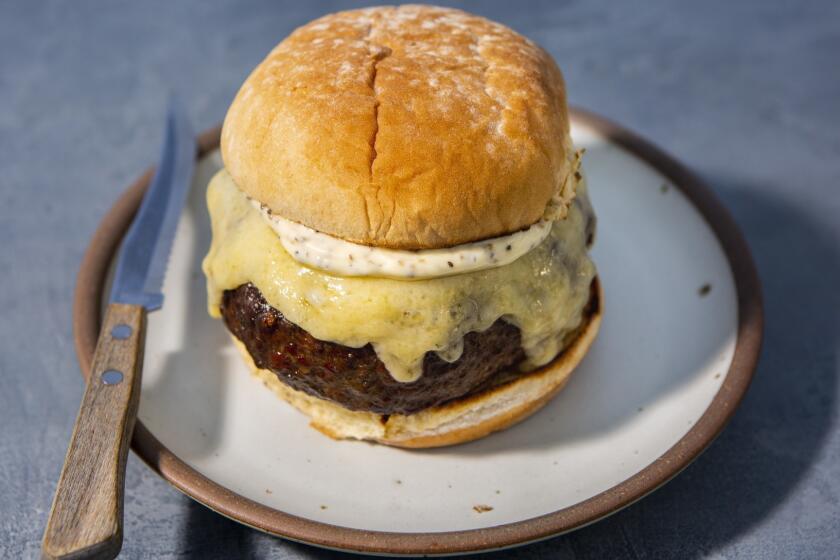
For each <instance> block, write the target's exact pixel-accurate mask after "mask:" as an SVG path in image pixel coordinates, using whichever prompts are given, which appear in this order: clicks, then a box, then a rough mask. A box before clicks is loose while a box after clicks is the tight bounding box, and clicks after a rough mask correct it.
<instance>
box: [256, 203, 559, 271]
mask: <svg viewBox="0 0 840 560" xmlns="http://www.w3.org/2000/svg"><path fill="white" fill-rule="evenodd" d="M251 204H253V205H254V207H256V208H257V209H259V210H260V213H261V214H262V216H263V218H264V219H265V220H266V222H267V223H268V225H269V226H271V229H272V230H274V232H275V233H276V234H277V236H278V237H279V238H280V242H281V243H282V245H283V248H284V249H286V251H287V252H288V253H289V255H291V256H292V258H293V259H295V260H296V261H298V262H300V263H302V264H305V265H308V266H311V267H314V268H318V269H321V270H325V271H327V272H332V273H334V274H338V275H340V276H373V277H380V278H400V279H412V278H413V279H421V278H439V277H442V276H452V275H454V274H463V273H464V272H474V271H477V270H484V269H488V268H495V267H497V266H504V265H506V264H510V263H512V262H513V261H515V260H516V259H518V258H519V257H521V256H522V255H524V254H526V253H528V252H529V251H531V250H532V249H533V248H534V247H536V246H537V245H539V244H540V243H542V242H543V240H544V239H545V238H546V237H548V234H549V232H550V231H551V225H552V223H553V220H549V219H543V220H540V221H539V222H537V223H535V224H533V225H532V226H531V227H529V228H528V229H524V230H521V231H517V232H515V233H511V234H509V235H503V236H501V237H494V238H492V239H484V240H482V241H477V242H474V243H464V244H462V245H456V246H454V247H447V248H444V249H422V250H419V251H409V250H400V249H385V248H382V247H370V246H367V245H360V244H358V243H353V242H350V241H345V240H344V239H339V238H337V237H333V236H332V235H329V234H326V233H321V232H319V231H316V230H314V229H311V228H309V227H307V226H305V225H303V224H299V223H297V222H293V221H291V220H287V219H285V218H282V217H280V216H277V215H276V214H272V213H271V211H270V210H268V208H267V207H265V206H264V205H261V204H260V203H258V202H257V201H255V200H251Z"/></svg>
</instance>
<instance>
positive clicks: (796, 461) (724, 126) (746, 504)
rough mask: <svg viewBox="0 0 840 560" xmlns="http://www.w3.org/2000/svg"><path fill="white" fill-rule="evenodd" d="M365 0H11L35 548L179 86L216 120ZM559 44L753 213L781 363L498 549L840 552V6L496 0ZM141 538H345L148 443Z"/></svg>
mask: <svg viewBox="0 0 840 560" xmlns="http://www.w3.org/2000/svg"><path fill="white" fill-rule="evenodd" d="M346 6H347V5H346V4H343V3H339V2H323V1H315V0H312V1H308V2H305V3H300V4H282V3H277V2H261V1H248V2H240V3H237V4H236V5H234V3H233V2H225V3H218V2H212V3H210V2H177V3H176V2H166V1H158V2H134V3H128V2H126V3H104V2H14V3H13V2H2V3H0V239H2V242H0V274H2V289H0V557H3V558H17V557H21V556H23V557H30V558H34V557H36V556H37V554H38V548H39V541H40V537H41V530H42V527H43V524H44V521H45V516H46V512H47V510H48V508H49V505H50V500H51V494H52V491H53V488H54V485H55V481H56V479H57V477H58V473H59V469H60V467H61V462H62V459H63V456H64V452H65V448H66V444H67V441H68V438H69V436H70V432H71V426H72V422H73V419H74V417H75V414H76V410H77V406H78V403H79V400H80V397H81V392H82V384H81V382H80V377H79V373H78V365H77V363H76V358H75V355H74V351H73V335H72V331H71V322H70V314H71V295H72V292H73V286H74V280H75V274H76V271H77V268H78V265H79V260H80V258H81V255H82V252H83V251H84V248H85V245H86V243H87V241H88V239H89V238H90V236H91V234H92V233H93V230H94V228H95V226H96V224H97V222H98V220H99V219H100V218H101V217H102V216H103V214H104V213H105V212H106V211H107V209H108V208H109V206H110V205H111V204H112V203H113V202H114V200H115V199H116V198H117V196H118V195H119V193H120V190H121V189H122V188H123V187H124V186H125V185H127V184H128V183H129V182H130V181H131V180H133V179H134V178H135V177H136V176H137V175H138V173H139V172H140V171H141V170H142V169H144V168H145V167H146V166H147V165H149V164H150V163H152V162H153V160H154V158H155V156H156V153H157V150H158V145H159V142H160V140H161V133H162V116H163V111H164V106H165V100H166V95H167V91H169V90H176V91H178V92H179V93H180V94H182V96H183V97H185V98H186V99H187V100H189V109H190V113H191V116H192V117H193V119H194V121H195V123H196V124H197V126H198V127H200V128H202V129H203V128H206V127H209V126H211V125H214V124H215V123H217V122H218V121H219V120H220V119H221V118H222V117H223V115H224V113H225V109H226V107H227V105H228V103H229V102H230V100H231V97H232V96H233V94H234V93H235V91H236V89H237V87H238V85H239V84H240V83H241V81H242V80H243V79H244V78H245V76H246V74H247V73H248V72H249V71H250V69H251V68H252V67H254V66H255V65H256V64H257V63H258V62H259V61H260V60H261V58H262V57H263V56H264V55H265V54H266V53H267V51H268V50H269V49H270V48H271V47H272V46H274V44H275V43H277V42H278V41H279V40H280V39H282V38H283V36H285V35H286V34H287V33H288V32H289V31H290V30H291V29H293V28H294V27H295V26H297V25H299V24H302V23H304V22H306V21H307V20H309V19H311V18H313V17H315V16H318V15H321V14H323V13H326V12H330V11H334V10H336V9H339V8H341V7H346ZM464 7H466V8H467V9H469V10H470V11H474V12H478V13H480V14H482V15H485V16H488V17H490V18H493V19H496V20H499V21H501V22H504V23H506V24H508V25H510V26H512V27H513V28H514V29H517V30H518V31H520V32H523V33H525V34H527V35H528V36H530V37H531V38H533V39H535V40H536V41H538V42H539V43H541V44H542V45H543V46H545V47H546V48H547V49H548V50H549V51H550V52H551V53H552V54H553V55H554V56H555V57H556V58H557V60H558V61H559V64H560V66H561V67H562V69H563V71H564V73H565V75H566V78H567V82H568V89H569V96H570V100H571V101H572V102H573V103H576V104H579V105H582V106H584V107H587V108H590V109H593V110H595V111H597V112H600V113H602V114H604V115H606V116H608V117H611V118H613V119H615V120H617V121H619V122H620V123H623V124H625V125H627V126H629V127H631V128H633V129H635V130H636V131H638V132H640V133H641V134H643V135H645V136H647V137H648V138H650V139H652V140H653V141H654V142H656V143H658V144H659V145H661V146H663V147H665V148H666V149H667V150H668V151H670V152H671V153H672V154H674V155H676V156H677V157H678V158H679V159H681V160H683V161H684V162H685V163H686V164H688V165H689V166H690V167H692V168H693V169H695V170H696V171H697V172H698V173H700V174H701V175H702V176H703V177H704V178H705V179H707V180H708V182H709V183H710V184H711V185H712V187H713V188H714V190H715V191H716V192H717V193H718V194H719V195H720V197H721V198H722V199H723V201H724V202H725V204H726V205H727V206H728V207H729V208H730V209H731V210H732V212H733V213H734V215H735V217H736V219H737V221H738V222H739V223H740V224H741V226H742V227H743V229H744V232H745V234H746V237H747V239H748V241H749V243H750V245H751V247H752V249H753V251H754V254H755V258H756V261H757V264H758V268H759V271H760V274H761V277H762V280H763V282H764V290H765V300H766V311H767V329H766V338H765V347H764V351H763V356H762V361H761V365H760V367H759V370H758V373H757V376H756V378H755V381H754V384H753V386H752V388H751V389H750V392H749V394H748V395H747V397H746V399H745V401H744V402H743V405H742V407H741V409H740V410H739V411H738V413H737V414H736V415H735V417H734V420H733V421H732V423H731V424H730V425H729V427H728V428H727V429H726V431H725V432H724V434H723V435H722V436H721V437H720V439H719V440H718V441H717V442H716V443H715V444H714V445H713V446H712V447H711V448H710V449H709V450H708V451H707V452H706V453H705V454H704V455H703V456H702V457H700V459H699V460H697V462H696V463H694V464H693V465H692V466H691V467H689V468H688V469H687V470H686V471H685V472H684V473H683V474H682V475H680V476H679V477H678V478H677V479H675V480H674V481H673V482H671V483H670V484H668V485H667V486H666V487H664V488H663V489H661V490H659V491H658V492H656V493H655V494H653V495H652V496H650V497H648V498H646V499H644V500H643V501H642V502H640V503H638V504H636V505H634V506H632V507H630V508H628V509H626V510H625V511H623V512H621V513H619V514H617V515H615V516H613V517H611V518H609V519H607V520H605V521H602V522H600V523H598V524H596V525H594V526H590V527H588V528H585V529H582V530H580V531H578V532H576V533H573V534H570V535H567V536H563V537H560V538H557V539H554V540H550V541H547V542H544V543H540V544H536V545H533V546H529V547H526V548H521V549H518V550H515V551H508V552H504V553H498V554H496V555H491V556H488V558H491V557H492V558H502V557H511V556H513V557H518V558H528V559H531V558H534V559H536V558H549V557H550V558H660V557H675V558H691V557H700V556H702V557H707V556H710V557H725V558H793V557H801V558H832V557H835V558H836V557H837V555H838V550H840V505H838V504H840V434H838V429H837V412H838V384H837V375H838V370H840V366H838V348H840V333H838V329H840V324H839V322H838V315H840V295H838V294H840V186H838V185H840V3H838V2H834V1H832V0H827V1H823V2H790V3H779V2H764V1H760V0H753V1H744V2H739V3H736V2H730V1H726V0H722V1H714V2H680V3H676V2H671V1H667V0H663V1H660V2H647V3H644V4H640V3H636V2H632V3H631V2H627V3H623V2H622V3H619V2H615V3H608V2H569V1H567V2H549V1H546V2H533V3H530V2H522V1H520V2H482V3H473V4H466V5H464ZM127 487H128V491H127V497H126V511H125V513H126V529H125V546H124V557H130V558H153V557H154V558H158V557H161V558H178V557H190V558H211V559H212V558H219V559H221V558H235V557H265V558H338V557H341V556H342V555H340V554H337V553H331V552H323V551H319V550H316V549H313V548H310V547H307V546H305V545H300V544H293V543H288V542H285V541H282V540H279V539H275V538H271V537H268V536H266V535H263V534H260V533H257V532H255V531H252V530H250V529H247V528H245V527H242V526H239V525H237V524H236V523H234V522H232V521H228V520H226V519H224V518H222V517H220V516H217V515H216V514H214V513H212V512H210V511H209V510H207V509H205V508H204V507H203V506H200V505H198V504H196V503H193V502H192V501H191V500H189V499H188V498H186V497H184V496H182V495H181V494H179V493H178V492H177V491H175V490H173V489H172V488H170V487H169V486H168V485H167V484H166V483H165V482H163V481H162V480H161V479H159V478H158V477H157V476H156V475H155V474H153V473H152V472H151V471H150V470H149V469H147V468H146V467H145V466H143V465H142V464H141V462H140V461H139V460H138V459H137V458H136V457H133V456H132V457H131V458H130V459H129V468H128V475H127Z"/></svg>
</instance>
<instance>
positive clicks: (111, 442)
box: [41, 98, 196, 559]
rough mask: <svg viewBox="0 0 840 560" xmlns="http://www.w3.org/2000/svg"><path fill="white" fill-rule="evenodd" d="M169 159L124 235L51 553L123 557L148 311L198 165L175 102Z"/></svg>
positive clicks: (64, 473)
mask: <svg viewBox="0 0 840 560" xmlns="http://www.w3.org/2000/svg"><path fill="white" fill-rule="evenodd" d="M165 130H166V131H165V137H164V142H163V151H162V154H161V158H160V164H159V165H158V167H157V170H156V171H155V174H154V178H153V179H152V182H151V184H150V186H149V188H148V190H147V191H146V194H145V195H144V197H143V201H142V202H141V204H140V208H139V210H138V211H137V215H136V216H135V218H134V221H133V222H132V224H131V227H130V228H129V230H128V233H127V234H126V236H125V239H124V240H123V243H122V248H121V249H120V254H119V258H118V260H117V266H116V274H115V276H114V282H113V284H112V289H111V294H110V299H109V301H108V307H107V309H106V311H105V319H104V321H103V323H102V329H101V330H100V333H99V340H98V341H97V343H96V351H95V352H94V355H93V362H92V365H91V370H90V375H89V376H88V382H87V387H86V388H85V393H84V397H83V398H82V404H81V407H80V408H79V414H78V417H77V418H76V425H75V427H74V428H73V436H72V439H71V440H70V447H69V448H68V450H67V455H66V457H65V458H64V467H63V468H62V469H61V477H60V478H59V480H58V486H57V488H56V492H55V497H54V499H53V503H52V508H51V509H50V516H49V520H48V521H47V527H46V530H45V531H44V540H43V543H42V545H41V553H42V557H43V558H50V559H52V558H73V559H78V558H114V557H115V556H116V555H117V554H118V553H119V551H120V548H121V547H122V527H123V521H122V518H123V491H124V481H125V464H126V459H127V457H128V447H129V443H130V441H131V434H132V432H133V430H134V422H135V419H136V417H137V407H138V404H139V401H140V379H141V370H142V367H143V345H144V341H145V330H146V313H148V312H150V311H154V310H156V309H160V307H161V306H162V305H163V277H164V274H165V273H166V263H167V260H168V258H169V252H170V249H171V247H172V241H173V239H174V237H175V230H176V227H177V225H178V219H179V217H180V215H181V211H182V210H183V207H184V203H185V201H186V197H187V191H188V189H189V185H190V182H191V180H192V174H193V169H194V167H195V158H196V143H195V136H194V134H193V131H192V128H191V127H190V124H189V121H188V119H187V116H186V114H185V111H184V109H183V107H182V106H181V105H180V104H179V103H178V102H177V101H176V100H174V98H173V99H172V100H171V101H170V103H169V108H168V110H167V116H166V129H165Z"/></svg>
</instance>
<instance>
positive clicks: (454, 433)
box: [231, 281, 603, 448]
mask: <svg viewBox="0 0 840 560" xmlns="http://www.w3.org/2000/svg"><path fill="white" fill-rule="evenodd" d="M592 297H593V298H596V299H597V301H595V302H594V305H593V306H592V308H593V309H594V311H593V312H592V313H591V314H590V315H589V316H588V317H585V318H584V321H585V324H584V325H583V328H582V329H581V330H580V334H579V335H578V337H577V339H575V340H574V342H572V343H571V345H570V346H569V347H568V348H567V349H566V350H565V351H564V352H563V353H562V354H560V355H559V356H558V357H557V358H555V359H554V361H552V362H550V363H548V364H546V365H545V366H543V367H541V368H539V369H537V370H535V371H533V372H530V373H528V374H526V375H523V376H522V377H519V378H517V379H514V380H513V381H510V382H508V383H505V384H503V385H500V386H498V387H494V388H492V389H489V390H487V391H484V392H481V393H478V394H476V395H472V396H469V397H466V398H463V399H459V400H456V401H453V402H450V403H447V404H444V405H442V406H437V407H434V408H429V409H426V410H422V411H420V412H418V413H415V414H409V415H404V414H392V415H390V416H388V417H387V419H385V417H383V416H382V415H380V414H376V413H373V412H359V411H353V410H348V409H346V408H344V407H342V406H339V405H337V404H335V403H333V402H331V401H327V400H324V399H320V398H318V397H313V396H311V395H308V394H306V393H304V392H302V391H297V390H295V389H292V388H291V387H289V386H288V385H286V384H285V383H283V382H282V381H280V380H279V379H278V378H277V375H275V374H274V373H272V372H271V371H269V370H266V369H260V368H258V367H257V366H256V364H254V360H253V359H252V358H251V355H250V354H249V353H248V350H247V349H246V348H245V346H244V345H243V344H242V343H241V342H240V341H239V340H238V339H237V338H236V337H234V336H231V338H233V342H234V344H235V345H236V347H237V348H238V349H239V351H240V352H241V354H242V357H243V358H244V360H245V362H246V363H247V365H248V367H250V368H251V371H252V372H253V373H254V374H255V375H256V376H257V377H259V378H260V379H261V380H262V382H263V383H264V384H265V386H266V387H268V388H269V389H271V390H272V391H274V392H275V393H276V394H277V395H278V396H279V397H280V398H282V399H283V400H285V401H287V402H289V403H290V404H292V405H293V406H294V407H295V408H297V409H298V410H300V411H301V412H303V413H304V414H306V415H307V416H309V417H310V419H311V425H312V427H313V428H315V429H317V430H318V431H320V432H322V433H324V434H326V435H328V436H330V437H331V438H333V439H361V440H369V441H376V442H379V443H384V444H387V445H393V446H397V447H413V448H422V447H443V446H446V445H455V444H458V443H465V442H468V441H472V440H475V439H478V438H482V437H484V436H486V435H489V434H491V433H493V432H496V431H499V430H503V429H505V428H507V427H510V426H512V425H514V424H516V423H517V422H519V421H521V420H524V419H525V418H527V417H528V416H530V415H531V414H533V413H534V412H536V411H538V410H539V409H540V408H542V407H543V406H544V405H545V404H546V403H547V402H548V401H549V400H550V399H551V397H553V396H554V395H556V394H557V393H558V392H559V391H560V389H562V388H563V386H564V385H565V384H566V381H567V380H568V379H569V376H570V375H571V373H572V371H573V370H574V369H575V367H577V365H578V363H580V361H581V360H582V359H583V356H584V355H585V354H586V352H587V350H589V347H590V346H591V345H592V342H593V341H594V340H595V336H596V335H597V334H598V329H599V327H600V325H601V309H602V305H603V293H602V291H601V287H600V284H599V283H597V281H596V290H595V291H594V293H593V296H592ZM383 420H384V421H383Z"/></svg>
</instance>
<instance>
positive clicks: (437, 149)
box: [221, 6, 575, 249]
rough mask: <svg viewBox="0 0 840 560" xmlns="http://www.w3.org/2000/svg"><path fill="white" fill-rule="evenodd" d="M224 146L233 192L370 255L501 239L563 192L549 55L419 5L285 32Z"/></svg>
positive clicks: (566, 179)
mask: <svg viewBox="0 0 840 560" xmlns="http://www.w3.org/2000/svg"><path fill="white" fill-rule="evenodd" d="M221 147H222V156H223V159H224V162H225V166H226V167H227V169H228V171H229V172H230V174H231V176H232V177H233V179H234V181H236V183H237V185H238V186H239V188H241V189H242V190H243V191H244V192H245V193H246V194H247V195H248V196H250V197H252V198H254V199H256V200H258V201H260V202H261V203H263V204H265V205H266V206H268V208H269V209H270V210H271V211H272V212H274V213H276V214H278V215H280V216H282V217H284V218H287V219H290V220H293V221H296V222H299V223H302V224H304V225H306V226H308V227H310V228H312V229H315V230H318V231H321V232H324V233H328V234H331V235H333V236H336V237H339V238H342V239H346V240H348V241H352V242H355V243H361V244H365V245H371V246H377V247H389V248H396V249H428V248H439V247H448V246H452V245H458V244H461V243H466V242H470V241H477V240H480V239H485V238H489V237H496V236H499V235H504V234H507V233H510V232H514V231H517V230H520V229H523V228H527V227H528V226H530V225H531V224H533V223H535V222H537V221H539V220H540V219H541V218H542V217H543V216H544V214H545V213H546V211H547V207H549V206H550V207H551V208H552V212H553V213H554V215H555V216H556V215H557V210H559V215H560V216H561V217H562V216H564V215H565V211H566V208H567V206H568V204H569V203H570V202H571V199H572V198H573V197H574V184H575V182H574V181H572V180H571V179H570V175H571V170H572V162H573V153H572V151H573V148H572V144H571V139H570V136H569V119H568V114H567V109H566V92H565V86H564V83H563V77H562V75H561V74H560V70H559V69H558V68H557V65H556V64H555V63H554V61H553V60H552V58H551V56H550V55H549V54H548V53H547V52H545V51H544V50H543V49H541V48H540V47H538V46H537V45H536V44H534V43H533V42H531V41H530V40H528V39H526V38H524V37H522V36H521V35H519V34H518V33H516V32H514V31H512V30H511V29H509V28H507V27H505V26H503V25H500V24H498V23H494V22H491V21H489V20H486V19H484V18H481V17H477V16H473V15H470V14H467V13H465V12H462V11H460V10H452V9H446V8H437V7H432V6H401V7H398V8H393V7H378V8H369V9H364V10H353V11H347V12H340V13H337V14H331V15H327V16H324V17H322V18H320V19H317V20H315V21H313V22H311V23H309V24H307V25H304V26H303V27H300V28H298V29H297V30H295V31H294V32H293V33H292V34H291V35H290V36H289V37H288V38H286V39H285V40H284V41H283V42H282V43H280V44H279V45H278V46H277V47H276V48H275V49H274V50H273V51H271V53H270V54H269V55H268V57H267V58H266V59H265V60H264V61H263V62H262V63H261V64H260V65H259V66H257V68H256V69H255V70H254V71H253V73H251V75H250V76H249V77H248V79H247V80H245V83H244V84H243V85H242V88H241V89H240V90H239V93H238V94H237V96H236V98H235V99H234V101H233V104H232V105H231V107H230V110H229V111H228V113H227V117H226V118H225V122H224V127H223V129H222V141H221ZM552 200H553V202H552ZM550 202H551V204H550V205H549V203H550Z"/></svg>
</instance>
